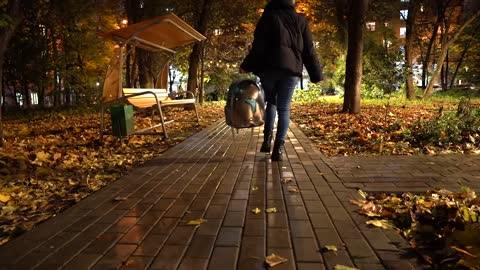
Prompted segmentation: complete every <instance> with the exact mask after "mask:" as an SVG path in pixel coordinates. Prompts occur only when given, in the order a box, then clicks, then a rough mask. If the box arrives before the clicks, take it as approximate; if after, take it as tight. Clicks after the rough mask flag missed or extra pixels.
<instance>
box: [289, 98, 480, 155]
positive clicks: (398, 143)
mask: <svg viewBox="0 0 480 270" xmlns="http://www.w3.org/2000/svg"><path fill="white" fill-rule="evenodd" d="M465 107H466V110H469V111H468V114H469V115H468V117H464V116H463V115H461V114H460V115H459V116H458V117H457V111H461V112H462V109H463V107H461V108H460V109H458V106H457V105H456V104H451V105H442V106H434V105H403V106H385V105H383V106H381V105H377V106H372V105H370V106H368V105H364V106H362V113H361V114H358V115H350V114H342V113H339V112H340V110H341V109H342V105H341V104H333V103H307V104H298V103H297V104H294V105H293V106H292V120H293V121H294V122H295V123H297V124H298V125H299V127H300V129H301V130H302V131H303V132H304V133H305V134H306V135H307V136H308V137H309V138H310V139H311V140H312V141H313V143H314V144H315V145H316V146H317V147H318V148H319V149H321V151H322V152H323V153H324V154H325V155H327V156H336V155H369V156H370V155H392V154H393V155H397V154H400V155H417V154H447V153H465V154H467V153H480V151H479V149H480V113H479V111H478V110H475V109H472V107H474V106H473V105H471V104H470V105H468V106H465ZM477 107H478V106H477Z"/></svg>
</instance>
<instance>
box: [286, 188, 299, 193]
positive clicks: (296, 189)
mask: <svg viewBox="0 0 480 270" xmlns="http://www.w3.org/2000/svg"><path fill="white" fill-rule="evenodd" d="M288 191H289V192H293V193H295V192H299V190H298V188H289V189H288Z"/></svg>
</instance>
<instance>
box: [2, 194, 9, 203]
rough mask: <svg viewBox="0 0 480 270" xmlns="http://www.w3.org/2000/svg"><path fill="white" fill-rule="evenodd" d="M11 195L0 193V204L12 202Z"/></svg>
mask: <svg viewBox="0 0 480 270" xmlns="http://www.w3.org/2000/svg"><path fill="white" fill-rule="evenodd" d="M10 199H11V198H10V195H6V194H2V193H0V202H3V203H6V202H8V201H10Z"/></svg>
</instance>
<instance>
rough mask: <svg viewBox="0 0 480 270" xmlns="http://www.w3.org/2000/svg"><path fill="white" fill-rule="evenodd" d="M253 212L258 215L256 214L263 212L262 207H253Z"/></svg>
mask: <svg viewBox="0 0 480 270" xmlns="http://www.w3.org/2000/svg"><path fill="white" fill-rule="evenodd" d="M252 212H253V213H254V214H255V215H256V214H258V213H260V212H262V210H260V208H258V207H256V208H255V209H252Z"/></svg>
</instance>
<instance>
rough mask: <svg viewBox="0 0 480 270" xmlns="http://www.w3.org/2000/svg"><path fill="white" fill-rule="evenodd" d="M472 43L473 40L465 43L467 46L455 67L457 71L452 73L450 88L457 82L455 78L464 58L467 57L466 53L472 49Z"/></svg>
mask: <svg viewBox="0 0 480 270" xmlns="http://www.w3.org/2000/svg"><path fill="white" fill-rule="evenodd" d="M470 44H471V42H468V43H467V45H465V48H464V49H463V51H462V55H461V56H460V59H459V60H458V64H457V66H456V67H455V71H454V72H453V75H452V80H451V81H450V87H449V88H450V89H452V88H453V84H454V83H455V79H456V77H457V74H458V70H459V69H460V67H461V66H462V64H463V59H465V55H466V54H467V51H468V49H470Z"/></svg>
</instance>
